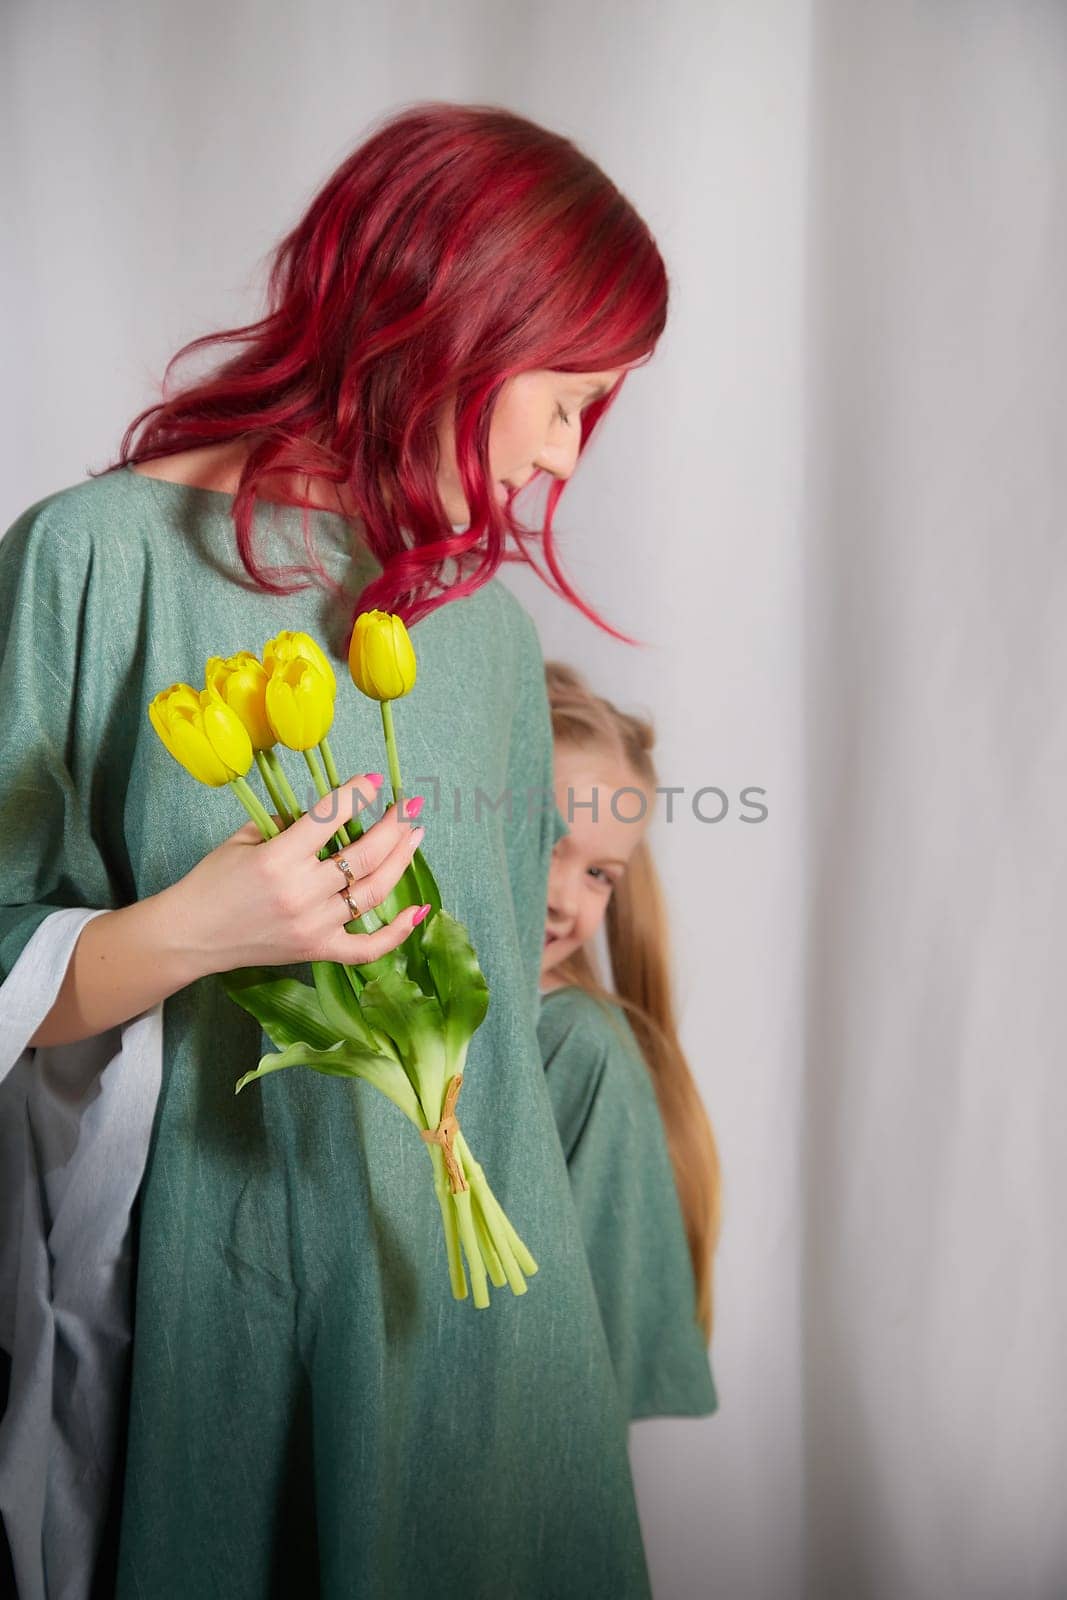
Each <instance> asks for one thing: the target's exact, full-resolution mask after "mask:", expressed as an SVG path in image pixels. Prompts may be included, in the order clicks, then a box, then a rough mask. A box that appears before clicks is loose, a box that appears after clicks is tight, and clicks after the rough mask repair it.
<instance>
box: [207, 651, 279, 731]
mask: <svg viewBox="0 0 1067 1600" xmlns="http://www.w3.org/2000/svg"><path fill="white" fill-rule="evenodd" d="M204 683H205V685H206V687H207V688H208V689H209V690H210V691H211V693H212V694H215V695H217V696H218V698H219V699H220V700H224V701H225V702H226V704H227V705H228V706H229V708H230V710H231V711H236V713H237V715H238V716H239V717H240V719H241V721H242V722H243V723H244V725H245V727H246V728H247V730H248V736H249V738H250V739H251V741H252V749H253V750H272V749H273V748H274V745H275V742H276V739H277V735H276V734H275V732H274V729H273V728H272V727H271V725H270V720H269V718H268V716H267V671H266V668H265V667H264V665H263V663H262V661H260V659H259V657H258V656H255V655H253V654H252V652H251V650H239V651H238V652H237V654H236V655H235V656H228V657H227V658H226V659H225V660H223V658H222V657H221V656H212V657H211V658H210V659H209V661H208V664H207V667H206V668H205V670H204Z"/></svg>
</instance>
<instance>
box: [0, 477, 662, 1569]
mask: <svg viewBox="0 0 1067 1600" xmlns="http://www.w3.org/2000/svg"><path fill="white" fill-rule="evenodd" d="M231 507H232V498H231V497H230V496H228V495H224V494H220V493H217V492H215V491H209V490H204V489H197V488H190V487H188V486H183V485H179V484H172V483H167V482H162V481H157V480H153V479H150V478H146V477H144V476H141V475H139V474H136V473H134V472H132V471H131V470H129V469H120V470H118V471H116V472H112V473H110V474H108V475H106V476H105V477H102V478H99V479H95V480H88V481H86V482H83V483H79V484H76V485H74V486H73V487H71V488H68V489H64V490H62V491H60V492H59V493H57V494H54V495H51V496H49V497H48V498H47V499H45V500H43V501H41V502H39V503H38V504H37V505H35V506H32V507H31V508H29V510H27V511H26V512H25V513H24V514H23V515H22V516H21V517H20V518H19V519H18V521H17V522H16V523H15V524H14V526H13V527H12V528H11V529H10V530H9V532H8V533H7V535H6V536H5V538H4V539H3V540H2V541H0V684H2V685H3V686H4V694H5V703H4V712H5V715H4V718H3V721H2V724H0V773H2V774H3V779H2V782H3V785H4V787H5V788H6V789H7V795H6V803H7V807H8V809H7V811H6V821H7V830H6V840H5V844H6V847H5V850H4V852H3V859H2V861H0V978H2V977H3V976H6V974H7V973H8V972H9V971H10V970H11V967H12V965H13V964H14V963H15V961H16V960H17V959H18V956H19V953H20V952H21V950H22V949H23V948H24V946H25V944H26V942H27V940H28V939H29V937H30V936H31V934H32V933H33V932H34V930H35V929H36V928H37V927H38V926H39V924H40V923H41V922H42V921H43V920H44V918H45V917H47V916H48V915H49V914H50V913H51V912H52V911H54V910H55V908H56V907H59V906H68V905H70V906H78V905H82V906H96V907H105V908H110V907H117V906H121V905H124V904H128V903H130V902H132V901H134V900H136V899H141V898H144V897H146V896H149V895H152V894H154V893H157V892H158V891H160V890H162V889H164V888H165V887H166V886H167V885H169V884H172V883H174V882H175V881H176V880H177V879H179V878H180V877H182V876H183V875H184V874H185V873H187V872H188V871H189V870H190V869H191V868H192V867H193V866H195V864H196V863H197V862H198V861H199V860H201V858H202V857H203V856H204V855H205V854H207V852H208V851H209V850H211V849H212V848H214V847H215V846H216V845H218V844H219V843H221V842H222V841H223V840H224V839H225V838H227V837H228V836H229V835H230V834H231V833H233V832H234V830H235V829H236V828H238V827H240V826H241V825H242V824H243V823H244V822H245V821H246V820H247V817H246V814H245V812H244V811H243V810H242V809H241V807H240V805H239V803H238V802H237V800H236V798H235V797H234V796H233V795H232V794H231V793H230V791H229V790H227V789H222V790H212V789H209V788H207V787H205V786H203V785H200V784H198V783H197V782H196V781H195V780H194V779H193V778H191V777H190V776H189V775H188V774H187V773H185V772H184V771H183V770H182V769H181V768H180V767H179V766H178V765H177V764H176V763H175V762H174V761H173V760H172V758H171V757H170V756H169V755H168V754H167V753H166V751H165V750H164V748H163V746H162V744H161V743H160V741H159V739H158V738H157V736H156V734H155V733H154V731H153V730H152V728H151V726H150V723H149V720H148V716H147V712H146V707H147V704H148V701H149V699H150V698H151V696H152V695H153V694H154V693H155V692H157V691H158V690H159V689H161V688H164V687H166V686H167V685H169V684H171V683H172V682H175V681H181V680H183V681H186V682H190V683H194V684H196V683H199V682H201V681H202V673H203V669H204V664H205V662H206V660H207V658H208V657H209V656H210V655H216V654H217V655H222V656H227V655H230V654H232V653H234V652H236V651H238V650H241V649H250V650H253V651H256V652H259V651H260V650H261V649H262V647H263V645H264V643H265V641H266V640H267V639H268V638H269V637H271V636H272V635H273V634H275V633H276V632H278V631H279V630H280V629H282V628H290V629H295V630H304V631H306V632H308V633H310V634H311V635H312V636H313V637H314V638H315V639H317V640H318V641H319V642H320V643H321V644H322V645H323V647H324V648H325V649H326V650H327V652H328V654H330V656H331V658H332V659H333V660H334V662H335V667H336V671H337V676H338V697H337V709H336V718H335V722H334V726H333V729H332V731H331V735H330V738H331V743H332V746H333V749H334V751H335V754H336V756H337V760H338V765H339V768H340V772H341V776H342V778H344V777H347V776H349V775H351V774H353V773H356V772H361V771H365V770H368V769H371V770H373V769H377V770H385V766H386V763H385V759H384V748H383V744H382V740H381V724H380V717H379V712H378V707H377V705H376V704H374V703H372V702H370V701H368V700H366V699H364V698H363V697H362V696H361V695H360V694H358V693H357V691H356V690H355V689H354V688H353V687H352V686H351V681H350V679H349V677H348V672H347V667H346V664H345V662H344V657H343V647H344V642H345V636H346V629H347V622H348V612H347V611H346V609H345V608H344V607H342V606H340V605H338V604H337V603H336V602H335V601H334V600H333V598H332V597H331V596H330V595H329V594H328V593H327V592H326V591H325V590H324V589H323V588H322V587H321V586H320V585H317V584H309V586H308V587H306V588H304V589H302V590H299V591H297V592H296V593H294V594H292V595H290V596H288V597H286V596H274V595H270V594H267V593H264V592H262V591H261V590H259V589H257V588H255V587H254V586H253V585H252V584H251V583H250V581H249V579H248V577H247V574H246V573H245V571H244V568H243V567H242V566H241V564H240V560H239V558H238V556H237V553H236V547H235V540H234V531H233V525H232V520H231V515H230V513H231ZM256 516H257V529H258V538H259V541H260V542H259V545H258V549H259V551H260V553H261V554H262V555H264V556H265V557H266V558H267V560H268V561H269V562H270V563H272V564H275V565H278V566H281V565H289V564H291V563H293V562H296V561H302V560H304V559H305V555H306V552H305V546H304V534H303V514H302V513H301V512H300V511H299V510H296V509H293V508H291V507H284V508H274V507H260V508H258V509H257V513H256ZM309 521H310V528H311V532H312V535H313V537H314V541H315V547H316V549H317V551H318V552H319V554H320V556H321V559H322V560H323V563H324V565H325V566H326V567H327V569H328V570H330V571H331V573H332V575H333V576H335V577H336V578H338V579H339V580H340V581H344V582H345V583H346V584H347V586H348V589H349V592H350V593H351V594H352V595H353V596H354V595H356V594H357V593H358V592H359V591H360V589H361V588H362V587H363V586H364V584H365V583H366V582H367V581H368V579H369V578H370V577H372V576H374V575H375V574H376V573H377V572H378V571H379V570H380V569H379V567H378V565H377V563H376V561H375V560H374V558H373V557H371V556H370V555H369V554H368V553H366V552H357V553H356V554H353V552H352V549H351V540H352V534H351V531H350V530H349V528H348V527H347V525H346V524H345V523H344V522H343V520H342V519H341V518H340V517H336V516H334V515H332V514H329V513H326V512H312V513H310V516H309ZM412 638H413V642H414V644H415V647H416V650H417V653H418V659H419V674H418V682H417V684H416V686H415V688H414V690H413V691H412V693H411V694H410V695H409V696H408V697H407V698H406V699H405V700H403V701H402V702H400V703H399V704H398V705H397V707H396V713H395V715H396V724H397V737H398V745H399V748H400V756H401V762H402V768H403V774H404V780H405V787H406V790H407V792H408V793H416V792H420V793H424V794H426V796H427V804H426V807H425V810H424V813H423V820H424V821H425V822H426V823H427V835H426V838H425V841H424V843H423V850H424V853H425V854H426V857H427V859H428V860H429V861H430V862H431V864H432V866H433V869H434V872H435V875H436V877H437V881H438V883H439V885H440V888H441V893H442V898H443V902H444V904H445V905H446V906H447V908H448V909H449V910H450V911H451V912H452V913H453V915H455V916H456V917H457V918H458V919H459V920H460V921H462V922H463V923H464V924H466V926H467V928H468V929H469V932H470V935H471V938H472V941H473V943H474V946H475V948H476V950H477V952H478V956H479V960H480V962H481V966H482V969H483V971H484V972H485V974H486V977H487V980H488V983H489V987H490V993H491V1000H490V1006H489V1011H488V1015H487V1017H486V1019H485V1021H484V1023H483V1024H482V1026H481V1028H480V1029H479V1030H478V1032H477V1034H476V1035H475V1037H474V1040H473V1042H472V1045H471V1049H470V1053H469V1057H468V1062H467V1069H466V1076H465V1081H464V1087H463V1093H462V1096H461V1099H460V1103H459V1108H458V1110H459V1116H460V1120H461V1123H462V1126H463V1130H464V1133H465V1135H466V1137H467V1139H468V1142H469V1143H470V1145H471V1148H472V1150H473V1151H474V1152H475V1154H476V1156H477V1157H478V1159H479V1160H480V1161H481V1163H482V1165H483V1166H484V1167H485V1170H486V1173H487V1175H488V1177H489V1180H490V1182H491V1183H492V1185H493V1187H494V1190H495V1192H496V1194H497V1195H498V1197H499V1199H500V1200H501V1202H502V1204H503V1205H504V1207H505V1209H506V1210H507V1212H508V1215H509V1216H510V1217H511V1219H512V1221H513V1223H514V1224H515V1226H516V1228H517V1229H518V1231H519V1233H520V1235H521V1236H522V1238H523V1239H524V1240H525V1242H526V1244H527V1246H528V1247H529V1249H530V1250H531V1252H532V1254H533V1256H534V1258H535V1259H536V1261H537V1262H538V1263H539V1267H540V1270H539V1271H538V1272H537V1273H536V1274H535V1275H534V1276H533V1277H532V1278H531V1279H530V1281H529V1287H528V1291H527V1293H526V1294H524V1295H522V1296H518V1297H516V1296H513V1295H512V1294H511V1292H510V1290H507V1289H503V1290H496V1289H493V1290H492V1291H491V1292H492V1304H491V1305H490V1306H489V1307H488V1308H487V1309H485V1310H481V1311H479V1310H476V1309H475V1308H474V1305H473V1303H472V1301H471V1300H470V1299H469V1298H468V1299H467V1300H466V1301H462V1302H457V1301H454V1300H453V1299H452V1297H451V1293H450V1289H449V1281H448V1272H447V1264H446V1257H445V1249H444V1241H443V1237H442V1230H441V1221H440V1215H439V1212H438V1208H437V1204H436V1202H435V1199H434V1196H433V1192H432V1186H431V1166H430V1162H429V1160H428V1153H427V1150H426V1147H425V1146H424V1145H423V1144H422V1142H421V1141H420V1140H419V1139H418V1138H417V1135H416V1134H415V1131H414V1130H413V1129H412V1127H411V1126H410V1124H409V1123H408V1122H407V1120H406V1119H405V1118H404V1117H403V1116H402V1115H401V1113H400V1112H399V1111H397V1109H396V1108H395V1107H394V1106H393V1105H391V1104H390V1103H389V1102H388V1101H387V1100H386V1099H385V1098H384V1097H383V1096H381V1095H380V1094H379V1093H378V1092H377V1091H375V1090H374V1089H372V1088H371V1087H370V1086H369V1085H367V1084H363V1083H353V1082H347V1081H344V1080H335V1079H330V1078H325V1077H323V1076H321V1075H319V1074H316V1073H313V1072H311V1071H310V1070H306V1069H303V1068H293V1069H290V1070H288V1071H284V1072H280V1073H277V1074H276V1075H273V1076H271V1077H269V1078H267V1079H265V1080H263V1081H261V1082H258V1083H255V1084H253V1085H250V1086H249V1087H248V1088H247V1089H246V1090H244V1092H243V1093H242V1094H241V1095H240V1096H236V1097H235V1095H234V1084H235V1082H236V1080H237V1079H238V1078H239V1077H240V1076H241V1074H242V1073H244V1072H246V1071H247V1070H249V1069H250V1068H252V1067H254V1066H255V1064H256V1063H257V1062H258V1060H259V1057H260V1056H261V1054H263V1053H264V1052H265V1051H266V1050H268V1049H270V1048H272V1047H271V1045H270V1041H269V1040H267V1039H266V1038H265V1037H264V1036H263V1035H262V1034H261V1032H260V1029H259V1027H258V1025H257V1024H256V1022H255V1021H254V1020H253V1019H252V1018H251V1017H249V1016H248V1015H247V1013H245V1012H244V1011H243V1010H241V1009H240V1008H239V1007H237V1006H236V1005H235V1004H233V1003H232V1002H231V1001H230V1000H229V999H228V997H227V996H226V994H225V992H224V990H223V988H222V986H221V984H220V982H219V981H218V979H217V978H216V977H214V976H211V977H207V978H204V979H202V980H200V981H198V982H195V983H193V984H191V985H189V986H188V987H187V988H185V989H183V990H181V991H179V992H178V993H177V994H175V995H174V996H172V997H171V998H169V999H168V1000H167V1001H166V1002H165V1004H164V1007H163V1062H162V1088H161V1092H160V1096H159V1101H158V1104H157V1107H156V1113H155V1121H154V1125H153V1128H152V1136H151V1143H150V1147H149V1150H148V1156H147V1166H146V1171H145V1177H144V1180H143V1183H142V1185H141V1189H140V1193H139V1196H138V1202H137V1206H136V1208H135V1226H136V1240H137V1262H136V1294H135V1307H134V1323H133V1346H132V1364H131V1377H130V1392H129V1397H128V1427H127V1430H126V1439H125V1450H126V1458H125V1465H124V1472H123V1474H122V1475H121V1502H120V1503H121V1529H120V1535H119V1541H118V1543H119V1551H118V1561H117V1579H116V1589H115V1592H116V1593H117V1595H118V1596H119V1600H135V1597H136V1600H172V1597H173V1600H191V1597H194V1596H195V1597H196V1600H213V1597H216V1596H217V1597H219V1600H222V1597H225V1600H265V1597H268V1596H271V1597H273V1596H290V1595H293V1596H296V1595H299V1596H301V1597H303V1596H304V1595H315V1594H318V1595H320V1596H323V1597H325V1600H364V1597H367V1600H370V1597H375V1600H406V1597H409V1596H410V1597H412V1600H415V1597H417V1600H432V1597H451V1596H460V1595H462V1596H464V1597H465V1600H475V1597H479V1596H484V1597H486V1600H489V1597H492V1600H503V1597H507V1596H513V1597H517V1600H518V1597H530V1600H534V1597H536V1600H552V1597H561V1600H562V1597H571V1596H573V1597H581V1600H591V1597H596V1596H604V1597H611V1600H622V1597H629V1596H646V1595H647V1594H648V1593H649V1587H648V1574H647V1568H646V1564H645V1559H644V1552H643V1549H642V1544H641V1537H640V1529H639V1524H638V1520H637V1513H636V1505H635V1501H634V1494H633V1484H632V1479H631V1476H630V1468H629V1461H628V1456H627V1439H626V1417H625V1413H624V1410H623V1408H622V1406H621V1405H620V1400H619V1392H618V1388H617V1385H616V1382H615V1378H614V1371H613V1366H612V1361H611V1354H610V1351H609V1348H608V1344H607V1340H606V1337H605V1333H604V1328H603V1325H602V1323H601V1320H600V1316H599V1314H598V1309H597V1302H596V1296H595V1292H594V1287H593V1281H592V1278H591V1276H590V1272H589V1268H588V1265H587V1261H586V1255H585V1250H584V1247H583V1241H582V1236H581V1231H580V1228H579V1224H578V1217H577V1213H576V1211H575V1207H574V1203H573V1199H572V1195H571V1188H570V1184H569V1183H568V1178H567V1168H566V1165H565V1162H564V1159H563V1153H562V1150H561V1147H560V1141H559V1138H558V1135H557V1132H556V1125H555V1122H554V1119H553V1111H552V1104H551V1100H550V1097H549V1093H548V1087H547V1080H546V1078H545V1074H544V1072H543V1071H542V1068H541V1059H540V1055H539V1052H538V1045H537V1033H536V1021H537V990H538V978H539V967H540V956H541V946H542V938H543V928H544V915H545V896H546V883H547V872H548V862H549V857H550V854H551V850H552V846H553V843H554V840H555V838H556V837H557V836H558V833H559V832H561V831H564V825H563V824H562V822H561V821H560V819H559V818H558V813H556V812H555V808H554V805H553V804H552V801H551V785H552V745H551V727H550V722H549V716H548V709H547V703H546V698H545V688H544V680H543V662H542V659H541V653H540V648H539V645H538V641H537V635H536V631H535V629H534V626H533V624H532V621H531V619H530V617H529V615H528V613H527V612H526V611H525V610H524V608H523V607H522V606H521V605H520V604H519V602H518V601H517V600H516V599H515V598H514V596H513V595H512V594H511V592H510V591H509V590H508V589H507V588H506V587H505V586H504V585H502V584H500V583H498V582H497V581H495V580H494V581H492V582H490V583H489V584H487V585H485V586H484V587H483V588H482V589H480V590H479V591H478V592H477V593H476V594H475V595H473V596H471V597H469V598H467V599H463V600H460V601H457V602H454V603H452V604H450V605H446V606H445V607H443V608H441V609H440V610H438V611H437V612H435V613H434V614H433V615H432V616H430V617H428V618H426V619H424V620H423V621H422V622H421V623H419V624H418V625H417V626H416V627H415V628H414V629H413V630H412ZM283 760H284V764H285V766H286V770H287V771H288V773H289V775H290V779H291V781H292V782H293V783H294V787H296V789H297V793H298V794H299V795H300V797H301V799H302V800H305V796H307V794H308V782H309V780H308V776H307V773H306V769H305V768H304V766H303V762H302V761H301V759H300V758H299V757H297V756H294V755H292V754H290V753H289V752H284V753H283ZM251 781H253V783H254V786H255V787H257V788H258V787H259V785H258V779H257V778H256V775H255V771H254V769H253V774H252V776H251ZM260 792H261V797H262V791H260ZM509 793H510V795H511V799H512V805H511V816H510V818H509V817H508V815H507V806H506V803H505V802H506V797H507V795H508V794H509ZM546 796H547V799H546ZM305 803H307V802H306V800H305ZM12 819H14V822H12ZM13 827H14V834H13V833H12V828H13ZM290 970H291V971H293V972H294V973H295V974H296V975H297V976H299V977H302V978H304V979H310V969H309V968H306V967H303V968H302V967H297V968H292V969H290Z"/></svg>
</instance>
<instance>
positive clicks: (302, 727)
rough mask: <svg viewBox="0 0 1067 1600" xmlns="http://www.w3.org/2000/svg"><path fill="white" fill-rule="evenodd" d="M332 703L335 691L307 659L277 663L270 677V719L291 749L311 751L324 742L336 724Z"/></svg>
mask: <svg viewBox="0 0 1067 1600" xmlns="http://www.w3.org/2000/svg"><path fill="white" fill-rule="evenodd" d="M330 676H331V678H332V677H333V674H332V673H331V674H330ZM333 700H334V690H333V688H332V687H331V685H330V683H329V682H328V681H327V679H326V678H324V677H323V675H322V673H321V672H320V671H319V669H318V667H317V666H314V665H312V663H311V662H310V661H309V659H308V657H307V656H303V655H294V656H292V657H291V658H290V659H289V660H281V661H280V660H276V661H275V664H274V666H273V668H272V669H271V671H270V675H269V677H268V678H267V692H266V705H267V716H268V718H269V719H270V725H271V727H272V728H273V729H274V732H275V734H276V735H277V736H278V738H279V739H280V740H281V742H282V744H284V745H285V746H286V747H287V748H288V749H290V750H312V749H314V747H315V746H316V745H317V744H319V743H320V742H321V741H322V740H323V739H325V737H326V735H327V734H328V733H329V731H330V728H331V726H332V723H333Z"/></svg>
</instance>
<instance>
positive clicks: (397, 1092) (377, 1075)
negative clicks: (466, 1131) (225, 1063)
mask: <svg viewBox="0 0 1067 1600" xmlns="http://www.w3.org/2000/svg"><path fill="white" fill-rule="evenodd" d="M283 1067H310V1068H311V1069H312V1071H314V1072H322V1073H325V1074H326V1076H328V1077H331V1078H363V1079H364V1080H365V1081H366V1082H367V1083H370V1084H373V1085H374V1087H375V1088H376V1089H379V1090H380V1091H381V1093H382V1094H384V1095H385V1096H386V1098H387V1099H389V1100H391V1101H392V1102H393V1104H394V1105H395V1106H397V1107H398V1108H399V1109H400V1110H401V1111H402V1112H403V1113H404V1115H405V1116H406V1117H407V1118H408V1120H409V1121H410V1122H413V1123H414V1124H415V1126H416V1127H417V1128H424V1127H425V1126H426V1120H425V1118H424V1117H423V1115H422V1111H421V1108H420V1106H419V1101H418V1097H417V1095H416V1094H415V1091H414V1089H413V1088H412V1087H411V1084H410V1082H409V1081H408V1076H407V1074H406V1072H405V1071H404V1069H403V1067H402V1066H401V1065H400V1063H399V1062H398V1061H394V1060H392V1059H391V1058H390V1057H389V1056H380V1055H376V1054H375V1053H374V1052H373V1051H370V1050H361V1049H360V1047H359V1046H358V1045H355V1044H352V1043H351V1042H350V1041H349V1040H347V1039H340V1040H338V1041H336V1042H335V1043H334V1044H332V1045H330V1046H329V1048H328V1049H325V1050H317V1049H315V1048H314V1047H313V1046H312V1045H310V1044H306V1043H305V1042H304V1041H303V1040H302V1039H298V1040H296V1041H295V1042H294V1043H293V1044H291V1045H289V1047H288V1048H287V1049H285V1050H280V1051H276V1052H272V1053H271V1054H269V1055H265V1056H263V1057H262V1058H261V1060H260V1063H259V1066H258V1067H257V1068H256V1069H255V1071H254V1072H246V1073H245V1075H244V1077H243V1078H239V1079H238V1081H237V1083H236V1085H235V1086H234V1094H240V1092H241V1090H242V1089H243V1088H244V1087H245V1085H246V1084H248V1083H251V1082H252V1080H253V1079H254V1078H265V1077H267V1075H268V1074H269V1073H271V1072H280V1071H281V1070H282V1068H283Z"/></svg>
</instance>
